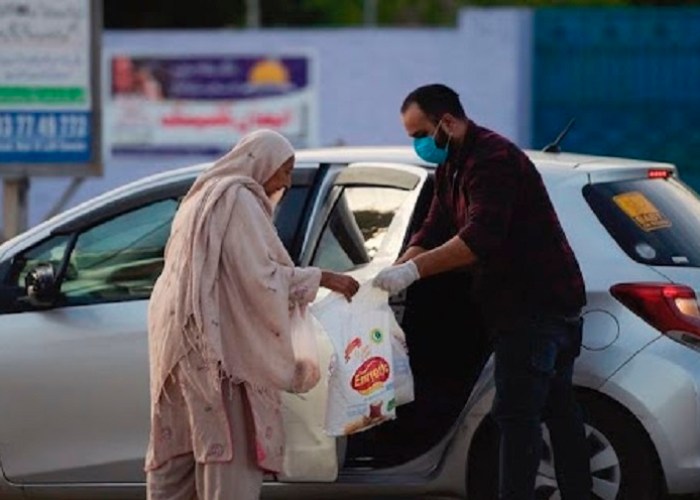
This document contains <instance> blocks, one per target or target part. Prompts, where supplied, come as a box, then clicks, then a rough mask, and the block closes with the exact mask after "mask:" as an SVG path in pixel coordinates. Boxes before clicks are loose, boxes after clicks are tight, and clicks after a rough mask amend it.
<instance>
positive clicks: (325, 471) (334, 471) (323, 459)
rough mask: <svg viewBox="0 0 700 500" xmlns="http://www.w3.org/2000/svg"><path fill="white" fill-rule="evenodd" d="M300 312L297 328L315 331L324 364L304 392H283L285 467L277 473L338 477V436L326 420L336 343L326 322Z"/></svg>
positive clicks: (282, 477) (302, 478)
mask: <svg viewBox="0 0 700 500" xmlns="http://www.w3.org/2000/svg"><path fill="white" fill-rule="evenodd" d="M299 313H300V314H299V315H298V316H297V317H296V318H295V319H294V320H293V321H294V322H296V321H301V322H303V324H302V325H296V328H298V327H303V328H305V329H306V333H304V335H306V334H307V333H308V332H312V334H313V337H314V342H315V343H314V346H315V348H316V355H317V358H316V359H317V364H318V366H319V367H320V370H319V371H318V375H319V380H318V382H317V383H316V384H315V385H314V386H313V388H311V389H309V390H308V391H307V392H305V393H304V394H292V393H288V392H283V393H282V418H283V422H284V432H285V448H284V460H283V465H282V471H281V472H280V473H279V474H277V479H278V480H279V481H284V482H297V481H298V482H306V481H314V482H331V481H335V480H336V478H337V477H338V455H337V452H336V442H335V438H333V437H331V436H328V435H327V434H326V432H325V430H324V424H325V419H326V401H327V399H328V376H329V374H328V366H329V364H330V360H331V356H332V354H333V346H332V345H331V342H330V339H329V338H328V335H327V334H326V333H325V332H324V331H323V326H322V325H321V324H320V323H319V322H318V320H316V318H314V317H313V315H312V314H310V313H309V312H308V310H307V311H305V312H304V313H303V314H302V313H301V311H299ZM293 326H294V325H293ZM297 333H299V332H297ZM307 341H308V339H307ZM307 347H308V346H307Z"/></svg>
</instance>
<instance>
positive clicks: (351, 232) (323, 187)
mask: <svg viewBox="0 0 700 500" xmlns="http://www.w3.org/2000/svg"><path fill="white" fill-rule="evenodd" d="M528 154H529V155H530V156H531V158H532V159H533V161H534V162H535V164H536V165H537V167H538V169H539V171H540V172H541V174H542V176H543V178H544V181H545V183H546V185H547V187H548V189H549V192H550V196H551V198H552V200H553V202H554V205H555V207H556V209H557V211H558V213H559V215H560V218H561V222H562V225H563V227H564V229H565V231H566V233H567V235H568V237H569V239H570V242H571V244H572V246H573V248H574V251H575V252H576V255H577V256H578V258H579V261H580V264H581V267H582V270H583V274H584V277H585V282H586V287H587V293H588V304H587V306H586V308H585V331H584V349H583V352H582V354H581V356H580V358H579V359H578V361H577V365H576V371H575V384H576V387H577V390H578V394H579V398H580V401H581V403H582V404H583V406H584V409H585V414H586V423H587V431H588V440H589V442H590V444H591V450H592V452H591V468H592V471H593V476H594V483H593V484H594V493H595V495H596V497H597V498H600V499H606V500H612V499H625V500H644V499H649V500H651V499H657V498H659V497H660V496H661V495H663V494H666V493H672V494H676V493H690V492H698V491H700V313H699V312H698V303H697V295H696V294H697V293H698V291H699V290H700V201H699V200H698V198H697V196H696V195H695V193H694V192H693V191H692V190H691V189H689V188H688V187H687V186H686V185H684V184H683V183H682V182H681V181H680V180H679V179H678V177H677V176H678V172H677V171H676V169H675V167H674V166H673V165H670V164H665V163H655V162H645V161H638V160H631V159H623V158H608V157H596V156H586V155H574V154H565V153H551V152H538V151H528ZM205 166H206V165H195V166H193V167H190V168H183V169H178V170H172V171H167V172H163V173H162V174H157V175H154V176H150V177H147V178H144V179H142V180H139V181H137V182H134V183H131V184H128V185H126V186H123V187H120V188H118V189H115V190H113V191H110V192H108V193H106V194H104V195H101V196H99V197H97V198H94V199H92V200H90V201H87V202H85V203H83V204H81V205H79V206H77V207H75V208H73V209H70V210H68V211H66V212H64V213H62V214H59V215H57V216H56V217H54V218H52V219H51V220H49V221H47V222H45V223H42V224H40V225H38V226H36V227H34V228H32V229H30V230H28V231H26V232H25V233H23V234H21V235H19V236H17V237H15V238H13V239H11V240H9V241H7V242H5V243H4V244H3V245H1V246H0V466H1V467H2V475H1V477H0V498H46V497H50V498H66V499H72V500H74V499H78V498H100V499H108V498H144V497H145V487H144V477H145V476H144V472H143V459H144V452H145V447H146V443H147V437H148V431H149V400H148V397H149V396H148V394H149V391H148V366H147V344H146V340H147V339H146V304H147V300H148V297H149V294H150V291H151V287H152V285H153V283H154V281H155V279H156V278H157V276H158V274H159V272H160V270H161V267H162V255H163V247H164V244H165V242H166V239H167V237H168V234H169V228H170V223H171V220H172V217H173V214H174V213H175V210H176V209H177V206H178V200H179V198H180V197H181V196H182V195H183V194H184V193H185V192H186V190H187V188H188V186H189V185H190V184H191V182H192V181H193V179H194V178H195V176H196V175H197V174H198V173H199V172H201V171H202V169H203V168H204V167H205ZM433 171H434V165H428V164H425V163H423V162H421V160H419V159H418V158H417V157H416V156H415V154H414V152H413V150H412V149H411V148H410V147H364V148H363V147H333V148H325V149H315V150H302V151H299V152H298V154H297V164H296V168H295V171H294V186H293V188H292V189H291V191H290V192H289V193H288V194H287V196H286V197H285V198H284V200H283V202H282V204H281V205H280V208H279V211H278V213H277V217H276V225H277V227H278V229H279V233H280V236H281V238H282V240H283V241H284V243H285V245H286V246H287V248H288V249H289V252H290V254H291V255H292V257H293V258H294V260H295V261H296V262H297V263H299V264H300V265H317V266H322V267H325V268H332V269H335V270H338V271H342V272H347V273H349V274H352V275H354V276H356V277H357V278H358V279H360V280H361V281H364V280H367V279H370V278H371V277H372V276H374V275H375V274H376V272H377V271H378V270H379V269H381V268H382V267H384V266H386V265H388V264H389V263H391V262H393V260H394V259H395V258H396V256H397V255H399V254H400V252H401V250H402V248H403V246H404V245H405V242H406V241H407V237H408V235H409V234H410V233H411V232H412V231H414V230H415V228H416V226H417V224H419V223H420V221H421V220H422V219H423V218H424V216H425V212H426V208H427V203H428V201H429V199H430V195H431V192H432V183H433V179H432V174H433ZM241 237H245V235H241ZM468 281H469V280H468V275H459V274H457V273H447V274H444V275H441V276H436V277H433V278H430V279H426V280H421V281H419V282H417V283H415V284H414V285H412V286H411V287H410V288H409V289H408V290H407V291H406V292H404V293H402V294H400V295H398V296H395V297H392V300H391V302H392V306H393V308H394V310H395V312H396V315H397V318H398V319H399V320H400V322H401V324H402V326H403V329H404V331H405V334H406V337H407V341H408V344H409V350H410V351H409V353H410V359H411V366H412V368H413V374H414V380H415V401H414V402H412V403H409V404H406V405H404V406H400V407H398V409H397V418H396V419H395V420H393V421H390V422H386V423H384V424H381V425H379V426H377V427H374V428H373V429H370V430H367V431H364V432H360V433H357V434H353V435H351V436H349V437H347V438H343V439H342V440H339V443H338V444H339V446H337V450H338V460H339V473H338V476H337V478H335V479H334V480H333V481H330V482H325V483H318V482H308V483H307V482H281V481H277V480H275V478H273V477H270V478H266V482H265V485H264V488H263V496H264V498H286V499H291V498H298V499H310V498H350V497H352V498H371V499H377V498H390V497H394V498H411V497H414V498H442V499H445V498H464V497H465V496H466V497H467V498H469V499H470V500H475V499H493V498H495V493H494V491H495V487H496V484H497V467H496V457H497V455H496V453H497V451H496V450H497V448H496V447H497V433H496V429H495V427H494V424H493V421H492V419H491V417H490V416H489V412H490V408H491V401H492V399H493V394H494V387H493V381H492V370H493V368H492V358H491V350H490V345H489V341H488V338H487V336H486V334H485V332H484V329H483V327H482V326H481V324H480V321H479V319H478V315H477V314H476V313H474V312H473V307H474V305H473V304H472V302H471V301H470V300H469V299H468V295H467V292H466V287H467V285H468ZM544 436H545V441H547V433H546V429H545V433H544ZM538 498H542V499H544V498H552V499H555V498H559V493H558V490H557V485H556V480H555V477H554V469H553V460H552V455H551V450H550V448H549V447H548V446H545V451H544V455H543V458H542V462H541V465H540V469H539V475H538Z"/></svg>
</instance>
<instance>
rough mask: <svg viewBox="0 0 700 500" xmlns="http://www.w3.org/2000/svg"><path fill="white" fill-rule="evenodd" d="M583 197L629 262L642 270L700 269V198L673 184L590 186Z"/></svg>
mask: <svg viewBox="0 0 700 500" xmlns="http://www.w3.org/2000/svg"><path fill="white" fill-rule="evenodd" d="M583 195H584V197H585V198H586V201H587V202H588V204H589V205H590V206H591V208H592V209H593V211H594V212H595V214H596V216H597V217H598V219H599V220H600V222H601V223H602V224H603V226H605V228H606V229H607V230H608V232H609V233H610V235H611V236H612V237H613V238H614V239H615V241H616V242H617V243H618V245H620V247H621V248H622V250H624V251H625V252H626V253H627V255H629V256H630V258H632V259H634V260H635V261H637V262H641V263H643V264H649V265H656V266H675V267H700V198H699V197H698V195H697V194H696V193H695V192H694V191H693V190H692V189H691V188H689V187H688V186H687V185H685V184H684V183H683V182H681V181H679V180H678V179H675V178H673V177H670V178H666V179H664V178H657V179H635V180H623V181H615V182H605V183H599V184H591V185H588V186H586V187H585V188H584V190H583Z"/></svg>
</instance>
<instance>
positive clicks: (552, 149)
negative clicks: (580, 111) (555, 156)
mask: <svg viewBox="0 0 700 500" xmlns="http://www.w3.org/2000/svg"><path fill="white" fill-rule="evenodd" d="M575 121H576V118H572V119H571V120H569V123H567V124H566V127H564V130H562V131H561V133H560V134H559V136H558V137H557V138H556V139H555V141H554V142H550V143H549V144H547V145H546V146H545V147H544V149H543V150H542V151H544V152H545V153H561V148H560V147H559V143H560V142H561V141H562V139H564V136H566V134H567V133H568V132H569V129H570V128H571V126H572V125H573V124H574V122H575Z"/></svg>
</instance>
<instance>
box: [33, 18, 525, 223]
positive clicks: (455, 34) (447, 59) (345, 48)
mask: <svg viewBox="0 0 700 500" xmlns="http://www.w3.org/2000/svg"><path fill="white" fill-rule="evenodd" d="M530 17H531V11H529V10H527V9H512V8H468V9H464V10H462V11H461V12H460V15H459V20H458V24H457V26H456V27H455V28H430V29H418V28H416V29H363V28H353V29H274V30H266V29H263V30H251V31H246V30H236V31H224V30H221V31H187V32H185V31H146V32H144V31H135V32H127V31H118V32H117V31H106V32H105V33H104V34H103V52H104V53H105V54H107V53H108V52H125V53H129V52H130V51H138V52H141V53H142V52H144V51H149V52H152V53H153V54H168V53H174V54H186V53H192V52H195V53H207V52H220V51H221V50H222V49H223V50H230V51H231V52H232V53H237V52H242V53H247V52H250V53H257V54H259V53H265V52H266V51H271V52H278V51H280V50H284V49H288V50H291V49H296V48H299V49H304V50H310V51H312V52H314V53H315V54H316V55H317V63H318V84H319V99H318V102H319V110H318V111H319V114H318V118H319V131H318V138H319V140H318V142H319V145H330V144H335V143H338V142H343V143H345V144H383V143H406V144H408V139H407V138H406V137H405V134H404V131H403V128H402V126H401V122H400V116H399V106H400V105H401V101H402V100H403V97H404V96H405V94H406V93H407V92H409V91H410V90H412V89H413V88H414V87H416V86H418V85H422V84H425V83H432V82H442V83H445V84H447V85H450V86H451V87H453V88H454V89H455V90H456V91H457V92H459V94H460V96H461V98H462V102H463V104H464V106H465V109H466V111H467V113H468V114H469V115H470V116H471V117H472V118H473V119H474V120H476V121H477V122H479V123H481V124H482V125H485V126H488V127H491V128H493V129H494V130H497V131H499V132H501V133H503V134H504V135H506V136H508V137H510V138H511V139H512V140H514V141H515V142H516V143H518V144H519V145H521V146H523V147H528V146H529V139H530V133H529V126H530V112H529V104H530V67H531V61H530V58H531V22H530ZM194 160H195V159H193V158H187V157H186V158H159V159H156V160H154V159H144V160H143V161H142V162H141V161H128V162H126V161H122V162H116V161H115V162H112V161H108V162H107V163H106V164H105V169H104V176H103V177H101V178H92V179H88V180H86V181H85V182H84V183H83V185H82V186H81V187H80V189H79V190H78V191H77V193H76V194H75V195H74V196H73V197H72V199H71V202H70V203H69V206H72V205H74V204H76V203H78V202H79V201H82V200H85V199H87V198H89V197H92V196H94V195H96V194H98V193H101V192H103V191H105V190H107V189H110V188H112V187H116V186H118V185H120V184H123V183H125V182H128V181H130V180H132V179H135V178H138V177H140V176H142V175H146V174H149V173H152V172H155V171H159V170H162V169H165V168H172V167H175V166H179V165H183V164H187V163H190V162H192V161H194ZM68 184H69V180H68V179H40V178H34V179H32V181H31V188H30V194H29V199H30V205H29V219H30V225H33V224H36V223H37V222H39V221H41V220H42V219H43V217H44V216H45V214H46V213H47V212H48V211H49V209H50V208H51V206H52V205H53V204H54V203H55V202H56V201H58V199H59V197H60V196H61V193H62V191H63V190H64V189H65V187H67V186H68Z"/></svg>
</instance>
